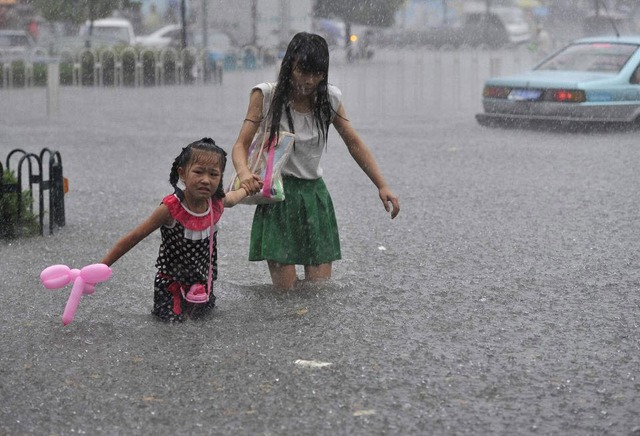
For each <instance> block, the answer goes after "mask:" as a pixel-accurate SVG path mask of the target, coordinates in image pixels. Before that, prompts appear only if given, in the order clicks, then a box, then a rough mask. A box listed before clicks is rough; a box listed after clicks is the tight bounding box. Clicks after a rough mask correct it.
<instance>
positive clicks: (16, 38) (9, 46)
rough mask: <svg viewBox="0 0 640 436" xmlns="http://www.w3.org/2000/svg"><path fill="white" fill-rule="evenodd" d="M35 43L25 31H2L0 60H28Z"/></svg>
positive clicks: (0, 34)
mask: <svg viewBox="0 0 640 436" xmlns="http://www.w3.org/2000/svg"><path fill="white" fill-rule="evenodd" d="M34 46H35V42H34V40H33V38H32V37H31V35H29V33H28V32H26V31H25V30H0V59H7V58H10V59H16V58H26V57H28V56H29V55H30V54H31V50H32V49H33V47H34Z"/></svg>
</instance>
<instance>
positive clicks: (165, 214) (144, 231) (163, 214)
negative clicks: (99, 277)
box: [100, 204, 173, 266]
mask: <svg viewBox="0 0 640 436" xmlns="http://www.w3.org/2000/svg"><path fill="white" fill-rule="evenodd" d="M172 221H173V218H172V217H171V214H170V213H169V209H168V208H167V206H165V205H164V204H161V205H160V206H158V207H157V208H156V210H154V211H153V213H152V214H151V216H149V218H147V219H146V220H144V221H143V222H142V223H140V224H139V225H138V226H137V227H136V228H134V229H133V230H131V231H130V232H129V233H127V234H126V235H124V236H123V237H122V238H120V240H119V241H118V242H116V244H115V245H114V246H113V248H111V250H109V252H108V253H107V255H106V256H105V257H104V258H103V259H102V260H101V261H100V263H104V264H105V265H108V266H111V265H112V264H113V263H114V262H115V261H116V260H118V259H120V258H121V257H122V256H124V255H125V254H126V253H127V252H128V251H129V250H131V249H132V248H133V247H135V246H136V244H137V243H138V242H140V241H142V240H143V239H144V238H146V237H147V236H149V235H150V234H151V233H152V232H154V231H155V230H157V229H158V228H160V226H161V225H163V224H166V225H170V224H171V223H172Z"/></svg>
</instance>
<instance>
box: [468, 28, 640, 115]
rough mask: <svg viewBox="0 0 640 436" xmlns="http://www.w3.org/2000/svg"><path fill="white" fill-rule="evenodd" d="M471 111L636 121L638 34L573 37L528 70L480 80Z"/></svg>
mask: <svg viewBox="0 0 640 436" xmlns="http://www.w3.org/2000/svg"><path fill="white" fill-rule="evenodd" d="M482 104H483V107H484V112H483V113H480V114H477V115H476V119H477V121H478V122H479V123H480V124H483V125H492V124H495V122H497V121H521V120H534V121H545V120H549V121H579V122H600V123H601V122H623V123H633V122H635V123H638V122H640V36H623V37H615V36H603V37H594V38H584V39H580V40H577V41H575V42H573V43H571V44H569V45H567V46H566V47H564V48H562V49H561V50H559V51H558V52H556V53H555V54H553V55H551V56H549V57H548V58H546V59H545V60H543V61H542V62H541V63H540V64H539V65H537V66H536V67H534V68H533V70H531V71H529V72H526V73H524V74H518V75H514V76H509V77H495V78H490V79H488V80H487V81H486V83H485V86H484V90H483V94H482Z"/></svg>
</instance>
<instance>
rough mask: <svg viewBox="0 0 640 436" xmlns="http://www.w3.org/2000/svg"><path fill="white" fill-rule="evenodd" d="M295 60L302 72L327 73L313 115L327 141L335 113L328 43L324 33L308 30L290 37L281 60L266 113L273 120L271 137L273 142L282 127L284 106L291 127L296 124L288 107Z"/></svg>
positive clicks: (323, 137)
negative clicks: (329, 86)
mask: <svg viewBox="0 0 640 436" xmlns="http://www.w3.org/2000/svg"><path fill="white" fill-rule="evenodd" d="M296 61H298V63H297V68H299V69H300V70H302V71H303V72H305V73H322V74H323V75H324V77H323V79H322V81H321V82H320V83H319V85H318V88H317V89H316V95H315V105H314V107H313V118H314V120H315V123H316V126H317V127H318V130H319V131H320V133H321V134H320V136H321V137H322V140H323V142H324V143H326V140H327V134H328V132H329V124H330V122H331V113H332V112H335V109H333V108H332V107H331V103H330V102H329V91H328V89H327V87H328V82H327V78H328V76H329V46H328V45H327V41H326V40H325V39H324V38H323V37H322V36H320V35H316V34H314V33H307V32H300V33H297V34H296V35H295V36H294V37H293V38H292V39H291V42H289V46H288V47H287V51H286V52H285V54H284V58H283V59H282V65H281V67H280V73H279V75H278V83H277V85H276V88H275V90H274V93H273V100H272V102H271V107H270V108H269V113H268V114H267V120H268V122H270V123H271V124H270V130H271V133H270V137H269V140H270V141H271V140H272V139H273V136H274V135H277V133H278V131H279V130H280V120H281V118H282V111H283V109H284V110H285V113H286V117H287V121H288V123H289V126H290V127H293V119H292V118H291V112H290V109H289V96H290V95H291V75H292V72H293V65H294V63H295V62H296ZM292 133H295V132H292ZM318 140H320V139H318Z"/></svg>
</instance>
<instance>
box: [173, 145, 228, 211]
mask: <svg viewBox="0 0 640 436" xmlns="http://www.w3.org/2000/svg"><path fill="white" fill-rule="evenodd" d="M178 174H179V175H180V178H181V179H182V180H183V182H184V185H185V193H186V194H187V195H189V197H191V199H193V200H195V201H202V200H207V199H209V198H211V197H212V196H213V195H214V194H215V192H216V190H217V189H218V186H219V185H220V180H221V179H222V168H221V160H220V156H219V155H218V154H216V153H211V152H206V151H200V150H194V151H193V156H192V157H191V161H190V162H189V163H188V164H187V165H185V167H180V168H178Z"/></svg>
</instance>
